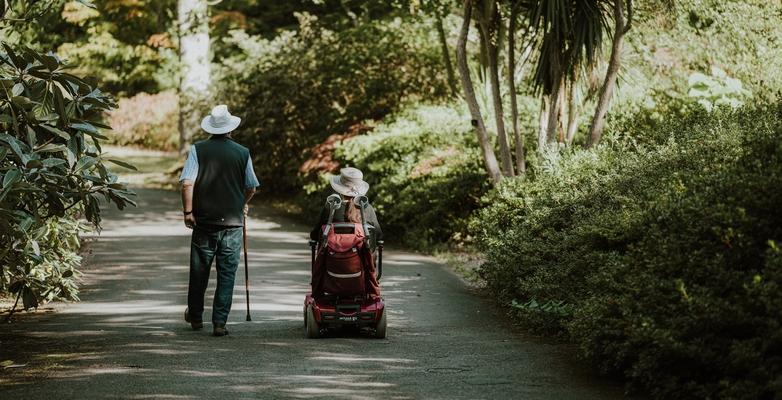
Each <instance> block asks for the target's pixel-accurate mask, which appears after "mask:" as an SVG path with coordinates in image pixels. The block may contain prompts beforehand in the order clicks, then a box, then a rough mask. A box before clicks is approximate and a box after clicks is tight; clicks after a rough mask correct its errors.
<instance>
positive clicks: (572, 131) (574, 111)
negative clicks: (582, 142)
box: [565, 82, 578, 146]
mask: <svg viewBox="0 0 782 400" xmlns="http://www.w3.org/2000/svg"><path fill="white" fill-rule="evenodd" d="M576 89H577V87H576V83H575V82H570V90H569V91H568V96H567V136H566V137H565V144H567V145H568V146H570V145H571V144H573V137H575V136H576V130H577V129H578V104H576Z"/></svg>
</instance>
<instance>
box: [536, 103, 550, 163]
mask: <svg viewBox="0 0 782 400" xmlns="http://www.w3.org/2000/svg"><path fill="white" fill-rule="evenodd" d="M549 103H550V101H549V96H546V95H543V97H542V98H541V99H540V114H539V115H538V122H539V125H538V153H541V154H542V153H544V152H545V150H546V133H547V132H548V109H549Z"/></svg>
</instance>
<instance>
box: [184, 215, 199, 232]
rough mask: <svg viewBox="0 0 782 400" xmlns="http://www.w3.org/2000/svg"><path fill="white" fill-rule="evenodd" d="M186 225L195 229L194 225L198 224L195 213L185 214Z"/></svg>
mask: <svg viewBox="0 0 782 400" xmlns="http://www.w3.org/2000/svg"><path fill="white" fill-rule="evenodd" d="M185 226H186V227H188V228H190V229H193V227H194V226H196V220H195V217H194V216H193V214H188V215H185Z"/></svg>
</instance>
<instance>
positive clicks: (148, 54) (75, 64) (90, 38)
mask: <svg viewBox="0 0 782 400" xmlns="http://www.w3.org/2000/svg"><path fill="white" fill-rule="evenodd" d="M15 3H19V4H22V3H30V4H29V5H27V6H28V7H29V6H30V5H33V4H34V5H35V7H36V8H41V10H40V11H39V12H37V13H33V17H34V18H32V20H31V21H29V23H19V24H15V25H14V26H13V29H10V30H9V32H8V34H7V37H5V38H4V40H5V41H8V42H9V43H16V44H24V45H27V46H31V47H32V48H34V49H35V50H38V51H43V52H46V51H55V52H56V53H57V54H58V55H59V56H60V57H62V58H63V59H66V60H68V62H69V64H70V65H71V67H72V68H73V69H74V70H73V71H72V72H73V73H74V74H76V75H79V76H92V77H95V78H96V79H97V80H98V81H99V82H100V84H101V87H102V88H104V89H105V90H108V91H111V92H113V93H120V94H123V95H133V94H135V93H138V92H157V91H158V90H164V89H168V88H172V87H175V86H176V85H177V84H178V82H177V77H178V72H177V71H178V58H177V52H176V25H175V24H174V23H173V22H174V17H175V15H176V12H175V8H176V2H175V1H172V0H154V1H152V0H134V1H126V0H96V1H94V2H93V1H89V2H87V1H66V0H43V1H35V2H32V1H29V0H26V1H18V2H15Z"/></svg>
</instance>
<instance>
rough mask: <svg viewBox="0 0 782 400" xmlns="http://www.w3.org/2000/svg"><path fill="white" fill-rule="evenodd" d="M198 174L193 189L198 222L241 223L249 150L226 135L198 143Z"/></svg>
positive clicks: (213, 223)
mask: <svg viewBox="0 0 782 400" xmlns="http://www.w3.org/2000/svg"><path fill="white" fill-rule="evenodd" d="M195 150H196V157H197V158H198V177H197V178H196V181H195V187H194V191H193V215H195V219H196V224H198V225H212V226H225V227H232V226H242V224H243V223H244V189H245V188H244V178H245V171H246V168H247V160H248V159H249V157H250V151H249V150H247V148H246V147H244V146H242V145H240V144H238V143H236V142H234V141H233V140H231V139H229V138H227V137H225V136H212V137H211V138H210V139H208V140H203V141H200V142H198V143H196V144H195Z"/></svg>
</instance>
